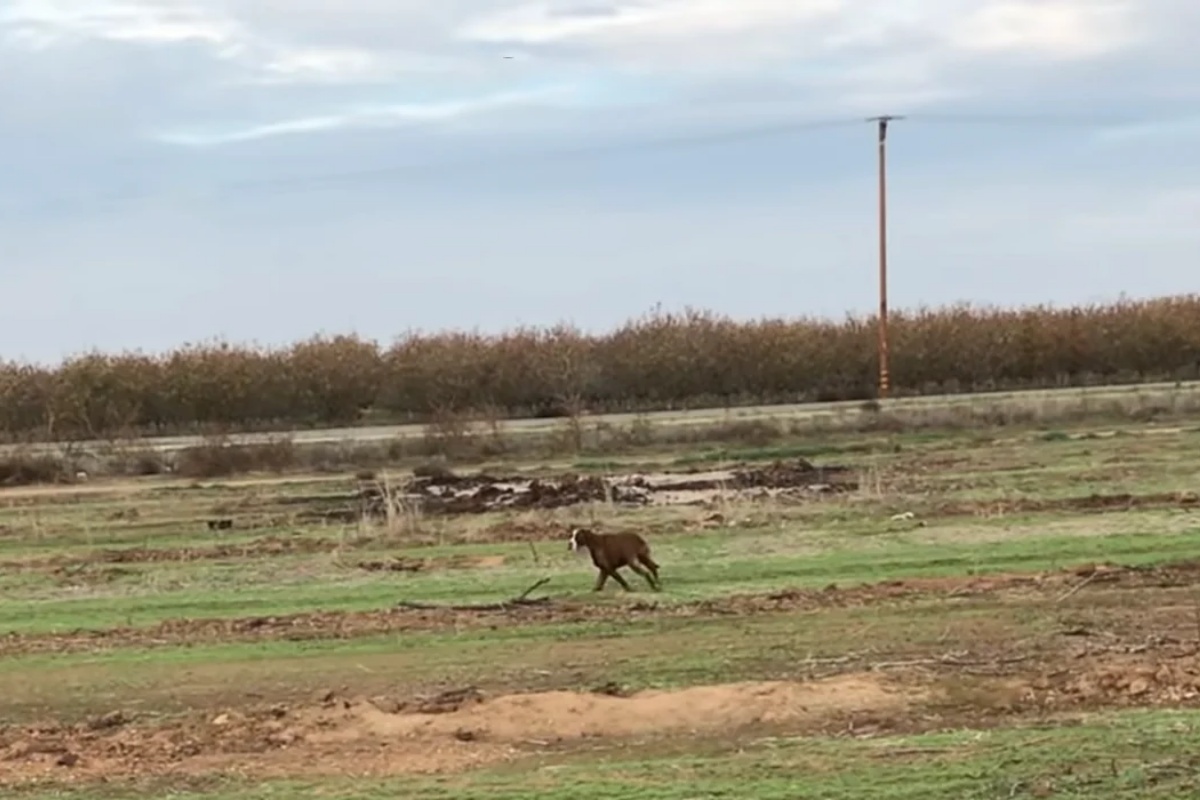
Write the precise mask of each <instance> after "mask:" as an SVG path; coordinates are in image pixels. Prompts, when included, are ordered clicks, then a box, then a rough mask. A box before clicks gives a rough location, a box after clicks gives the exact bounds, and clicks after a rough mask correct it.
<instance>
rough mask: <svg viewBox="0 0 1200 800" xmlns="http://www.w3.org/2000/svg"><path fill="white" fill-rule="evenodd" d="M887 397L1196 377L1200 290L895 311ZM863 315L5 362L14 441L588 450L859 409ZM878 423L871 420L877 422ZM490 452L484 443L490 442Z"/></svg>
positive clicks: (870, 363)
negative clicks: (222, 434)
mask: <svg viewBox="0 0 1200 800" xmlns="http://www.w3.org/2000/svg"><path fill="white" fill-rule="evenodd" d="M892 330H893V337H894V338H893V350H892V352H893V361H892V375H893V380H894V381H895V383H896V391H897V393H898V394H909V395H913V394H940V393H957V392H971V391H979V390H992V389H1019V388H1034V387H1056V386H1068V385H1070V386H1078V385H1089V384H1100V383H1138V382H1145V381H1148V380H1182V379H1191V378H1196V377H1200V296H1182V297H1171V298H1162V299H1157V300H1149V301H1142V302H1122V303H1117V304H1113V305H1107V306H1091V307H1086V308H1068V309H1052V308H1043V307H1038V308H1027V309H1018V310H996V309H973V308H968V307H953V308H945V309H938V310H924V309H922V310H919V311H916V312H911V313H898V314H896V316H895V319H894V323H893V327H892ZM874 335H875V334H874V322H873V321H872V320H871V319H869V318H853V319H849V320H847V321H845V322H830V321H825V320H816V319H795V320H785V319H766V320H759V321H755V322H747V323H739V322H735V321H733V320H729V319H726V318H722V317H718V316H715V315H712V314H707V313H701V312H691V311H689V312H687V313H684V314H681V315H672V314H658V315H653V316H648V317H645V318H642V319H638V320H634V321H632V322H629V323H627V324H626V325H624V326H623V327H621V328H620V329H618V330H616V331H614V332H612V333H609V334H607V335H601V336H587V335H584V334H582V333H580V332H578V331H576V330H575V329H573V328H569V327H563V326H560V327H557V328H554V329H551V330H533V329H521V330H516V331H512V332H509V333H506V334H503V335H499V336H484V335H482V334H466V333H452V334H441V335H415V334H414V335H408V336H405V337H403V338H401V339H400V340H399V341H397V342H396V343H395V344H394V345H392V346H391V347H389V348H386V349H385V348H381V347H380V346H379V345H377V344H376V343H374V342H369V341H362V340H359V339H356V338H354V337H347V336H337V337H332V338H314V339H311V340H309V341H306V342H301V343H299V344H296V345H294V346H292V347H291V348H288V349H284V350H266V349H258V348H247V347H234V346H231V345H227V344H212V345H203V346H194V347H187V348H184V349H181V350H179V351H177V352H175V353H172V354H170V355H167V356H163V357H153V356H147V355H143V354H138V353H133V354H124V355H103V354H99V353H92V354H87V355H83V356H79V357H76V358H73V359H70V360H68V361H67V362H65V363H63V364H62V365H60V366H58V367H56V368H43V367H35V366H31V365H25V364H13V363H8V364H3V363H0V435H6V436H7V437H8V439H9V440H10V441H16V440H32V439H42V440H44V439H60V440H61V439H70V438H76V439H78V438H88V439H95V438H111V437H115V436H120V435H131V434H148V433H159V434H162V433H173V432H197V431H206V432H212V431H214V430H233V429H236V430H240V431H246V430H269V429H278V428H279V427H283V426H286V427H296V426H322V425H324V426H328V425H341V424H353V423H356V422H359V421H361V420H363V419H364V418H368V417H369V418H372V419H375V420H387V421H393V422H413V421H417V422H428V423H430V424H431V426H433V427H432V428H431V430H434V431H435V432H434V433H432V434H431V440H432V443H431V445H430V447H431V448H438V449H441V450H446V449H450V448H452V446H453V445H454V443H455V442H456V441H457V440H459V439H461V434H460V432H461V429H462V427H463V426H464V424H466V420H467V419H468V418H470V419H478V418H484V419H489V418H490V419H499V418H504V417H516V416H527V415H535V416H553V417H562V418H564V419H565V420H567V421H568V425H567V427H566V428H564V431H563V434H564V436H566V437H568V438H569V440H570V441H571V442H573V444H574V447H575V449H577V450H578V449H582V448H583V447H584V441H583V440H584V438H585V434H586V431H585V429H584V427H583V426H582V424H581V423H580V419H581V418H582V417H583V416H584V413H583V412H584V411H591V412H610V411H638V410H658V409H672V408H681V407H692V408H696V407H732V406H736V405H744V404H747V403H780V402H803V401H809V400H815V401H821V400H846V399H850V400H854V399H859V400H869V399H870V398H871V397H872V396H873V394H874V383H875V374H876V365H875V355H874V353H875V346H874V338H873V337H874ZM886 421H887V420H886V418H881V419H880V420H879V422H880V423H881V424H883V423H885V422H886ZM499 444H501V443H500V442H498V441H496V442H493V446H498V445H499Z"/></svg>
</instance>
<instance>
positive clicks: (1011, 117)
mask: <svg viewBox="0 0 1200 800" xmlns="http://www.w3.org/2000/svg"><path fill="white" fill-rule="evenodd" d="M904 119H905V120H906V121H912V122H933V123H944V124H963V125H997V126H1000V127H1042V126H1049V127H1057V126H1071V127H1073V126H1077V125H1078V126H1084V127H1094V126H1104V125H1129V124H1133V123H1136V122H1139V121H1140V122H1143V123H1144V122H1147V120H1145V119H1142V120H1138V119H1136V118H1133V117H1125V116H1120V117H1117V116H1108V115H1103V116H1102V115H1093V114H908V115H905V117H904Z"/></svg>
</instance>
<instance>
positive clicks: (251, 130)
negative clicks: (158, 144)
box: [155, 87, 573, 147]
mask: <svg viewBox="0 0 1200 800" xmlns="http://www.w3.org/2000/svg"><path fill="white" fill-rule="evenodd" d="M572 96H573V93H572V92H571V90H570V89H569V87H564V88H558V87H551V88H547V89H542V90H534V91H526V92H501V93H497V94H492V95H485V96H483V97H477V98H471V99H467V100H453V101H442V102H431V103H397V104H391V105H379V106H370V107H364V108H357V109H351V110H349V111H346V112H343V113H340V114H327V115H317V116H308V117H297V118H294V119H286V120H280V121H277V122H269V123H265V124H259V125H247V126H243V127H237V128H233V129H230V130H225V131H221V132H215V133H203V132H196V131H175V132H162V133H159V134H156V136H155V138H157V139H158V140H160V141H163V142H167V143H170V144H179V145H187V146H191V147H212V146H216V145H223V144H234V143H238V142H250V141H255V140H259V139H269V138H272V137H275V136H286V135H289V134H297V133H317V132H322V131H336V130H346V129H355V128H393V127H396V126H400V125H409V124H418V123H434V122H448V121H453V120H460V119H464V118H467V117H471V116H475V115H479V114H485V113H487V112H490V111H498V110H502V109H505V108H512V107H516V106H535V105H545V104H551V103H555V102H556V101H557V102H560V103H561V102H569V100H570V98H571V97H572Z"/></svg>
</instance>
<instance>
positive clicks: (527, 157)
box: [0, 117, 862, 217]
mask: <svg viewBox="0 0 1200 800" xmlns="http://www.w3.org/2000/svg"><path fill="white" fill-rule="evenodd" d="M861 124H862V119H861V118H859V117H848V118H834V119H817V120H801V121H794V122H783V123H774V124H770V125H758V126H754V127H746V128H737V129H729V130H721V131H709V132H705V133H698V134H687V135H680V136H669V137H660V138H657V139H648V140H646V139H643V140H636V141H623V142H609V143H605V144H598V145H585V146H580V147H569V148H559V149H555V150H549V151H540V152H525V153H505V154H502V155H494V156H489V157H484V158H476V159H462V160H456V161H452V162H447V161H442V162H437V161H433V162H425V163H421V164H397V165H392V166H386V167H376V168H372V169H365V170H352V171H346V172H329V173H323V174H316V175H297V176H289V177H281V178H259V179H250V180H243V181H226V182H221V183H217V184H214V185H211V186H209V187H205V188H200V189H197V188H189V189H186V190H182V191H172V192H161V191H159V192H154V191H145V190H137V189H129V188H125V189H123V190H118V191H112V192H107V193H105V194H103V195H94V196H93V197H91V198H88V199H86V200H85V201H84V202H89V201H90V202H91V203H92V204H93V206H94V205H114V204H120V203H126V202H136V201H138V200H147V199H155V198H161V197H165V196H172V197H175V198H181V197H182V198H185V199H186V198H190V199H198V198H201V197H212V196H220V195H222V194H226V193H236V194H265V195H271V194H278V193H286V192H291V191H297V190H299V191H303V190H305V189H311V188H321V187H328V186H336V185H338V184H346V183H359V182H363V181H369V180H372V179H379V178H395V177H413V176H418V175H421V174H430V173H434V174H438V173H442V174H444V173H446V172H453V171H454V170H463V169H466V170H477V169H486V168H487V167H493V166H498V165H504V166H509V165H512V164H521V163H537V162H542V161H554V160H561V159H570V158H578V157H581V156H582V157H586V156H591V155H603V154H606V153H622V152H631V151H647V150H658V149H664V148H677V147H692V146H705V145H714V144H723V143H732V142H740V141H748V140H751V139H761V138H768V137H774V136H782V135H787V134H794V133H803V132H806V131H816V130H823V129H830V128H840V127H850V126H858V125H861ZM72 202H75V203H78V202H79V198H67V197H62V196H60V197H52V198H47V199H45V200H43V201H42V202H40V203H37V204H35V205H29V206H24V207H23V208H22V209H21V210H20V211H18V212H17V214H18V215H20V214H21V212H22V211H24V212H25V213H38V211H39V210H40V211H42V212H43V213H44V212H45V211H46V210H48V209H50V208H54V207H55V206H58V207H59V208H58V210H59V211H60V212H61V211H64V210H66V209H65V208H63V206H62V205H61V204H63V203H67V204H70V203H72ZM0 216H4V217H6V216H10V214H9V213H3V214H0Z"/></svg>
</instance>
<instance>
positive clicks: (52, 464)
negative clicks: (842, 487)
mask: <svg viewBox="0 0 1200 800" xmlns="http://www.w3.org/2000/svg"><path fill="white" fill-rule="evenodd" d="M1197 414H1200V390H1197V389H1195V388H1191V387H1182V388H1167V389H1160V390H1155V391H1151V390H1146V391H1135V392H1129V393H1126V394H1122V395H1121V396H1119V397H1118V396H1108V397H1099V398H1097V397H1095V396H1092V395H1086V394H1080V393H1069V394H1065V395H1059V394H1050V395H1032V396H1021V395H1014V396H1009V397H999V398H998V399H985V398H982V397H981V398H975V399H972V401H971V402H956V403H949V404H947V403H942V404H936V405H935V404H928V405H925V404H922V405H913V406H904V405H897V406H893V407H891V408H889V409H888V410H880V408H879V407H878V405H877V404H874V403H864V404H862V406H860V407H854V408H844V409H841V410H835V411H830V412H827V413H822V414H806V415H794V416H791V417H787V416H781V417H761V418H749V419H738V418H735V417H733V416H730V415H727V416H725V417H724V418H721V419H715V420H714V419H711V418H710V419H707V420H699V421H696V422H693V423H690V424H682V423H679V422H675V423H657V424H656V423H655V422H653V421H652V420H651V419H650V418H649V417H647V416H637V417H634V418H633V419H632V421H629V422H627V423H616V422H611V421H607V420H604V419H599V420H594V419H591V418H589V417H586V416H579V417H574V418H572V419H570V420H566V421H562V422H560V423H558V424H557V425H555V426H553V427H551V428H549V429H540V430H539V429H518V428H511V429H506V427H505V424H504V422H502V421H500V420H498V419H495V418H491V419H486V420H482V421H472V420H470V419H468V418H466V417H464V416H462V415H455V414H449V413H446V414H443V415H440V416H439V417H438V418H437V419H436V420H435V421H433V422H431V423H429V424H428V425H426V426H425V429H424V432H423V434H422V435H420V436H408V437H397V438H394V439H390V440H384V441H378V442H354V441H351V440H347V441H344V442H341V443H316V444H302V443H297V442H294V441H293V440H292V439H291V438H289V437H287V436H283V435H280V436H273V437H270V438H269V439H268V440H267V441H265V442H258V443H239V442H235V441H234V440H233V439H231V438H230V437H228V436H223V435H216V436H209V437H207V438H206V439H205V440H204V441H203V442H202V443H201V444H199V445H196V446H193V447H187V448H184V449H181V450H178V451H175V452H161V451H157V450H155V449H153V448H152V447H151V446H150V445H149V444H147V443H146V442H139V441H137V440H120V441H115V442H110V443H108V444H106V445H104V446H102V447H101V448H99V449H98V450H97V451H96V452H92V453H84V452H82V451H81V449H80V448H79V447H78V446H72V445H68V446H67V447H66V449H65V451H64V452H63V453H61V454H59V455H49V454H35V453H32V452H31V451H30V449H29V448H18V449H17V450H15V451H13V452H11V453H10V454H9V455H7V456H2V457H0V486H6V485H7V486H19V485H31V484H40V483H69V482H72V481H74V480H76V476H77V473H78V472H80V471H84V472H86V473H87V474H89V475H92V476H97V475H110V476H112V475H116V476H126V477H137V476H146V475H158V474H163V473H173V474H176V475H179V476H181V477H187V478H194V479H211V478H221V477H229V476H233V475H241V474H250V473H274V474H282V473H294V472H307V473H327V474H334V473H355V472H360V473H362V476H363V477H364V479H374V477H375V471H377V470H382V469H384V468H386V467H414V466H420V465H430V464H440V465H443V467H444V466H445V465H451V464H452V465H478V464H483V463H489V462H490V463H494V462H496V461H497V460H498V459H500V460H504V461H520V460H538V459H541V460H554V459H562V458H571V459H579V458H600V459H603V458H611V457H616V456H635V455H638V454H642V453H664V452H670V451H675V452H681V451H688V450H694V449H695V448H696V447H698V446H705V447H709V448H718V449H719V448H722V447H723V448H733V449H742V450H745V449H748V448H749V449H754V448H758V449H764V450H769V449H771V448H776V449H777V448H780V447H783V448H787V447H789V446H799V445H803V446H809V447H815V446H818V444H819V442H820V441H821V440H822V439H824V438H827V437H830V436H838V435H842V434H855V433H867V434H900V433H919V432H929V433H935V434H950V433H954V432H961V431H992V432H995V431H998V430H1003V429H1006V428H1011V429H1022V430H1028V429H1034V430H1038V429H1040V430H1043V431H1044V435H1045V436H1046V437H1051V438H1053V437H1066V436H1067V435H1068V434H1067V433H1066V432H1065V431H1064V430H1062V428H1067V427H1071V426H1073V425H1078V424H1081V423H1089V424H1097V423H1100V424H1121V423H1144V422H1169V421H1179V420H1186V419H1189V418H1195V416H1196V415H1197Z"/></svg>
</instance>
